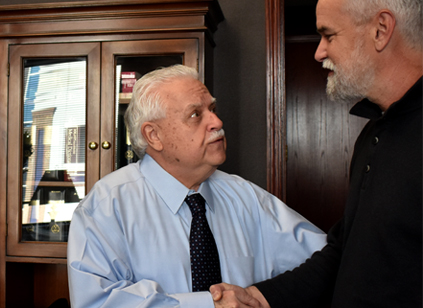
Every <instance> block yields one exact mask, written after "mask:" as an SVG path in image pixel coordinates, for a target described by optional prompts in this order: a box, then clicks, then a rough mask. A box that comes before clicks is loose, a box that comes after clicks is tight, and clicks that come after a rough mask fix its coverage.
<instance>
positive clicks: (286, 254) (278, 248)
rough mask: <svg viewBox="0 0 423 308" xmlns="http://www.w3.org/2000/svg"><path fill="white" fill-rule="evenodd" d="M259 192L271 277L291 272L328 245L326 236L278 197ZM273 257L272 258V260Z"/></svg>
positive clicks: (262, 225)
mask: <svg viewBox="0 0 423 308" xmlns="http://www.w3.org/2000/svg"><path fill="white" fill-rule="evenodd" d="M255 190H256V195H257V198H258V203H259V208H260V210H259V213H258V215H259V217H260V228H261V231H262V234H263V242H264V249H265V253H266V255H267V256H265V258H266V260H267V263H268V265H269V266H271V267H272V274H271V276H272V277H274V276H276V275H278V274H281V273H284V272H285V271H287V270H292V269H294V268H295V267H297V266H299V265H300V264H301V263H303V262H305V261H306V260H307V259H308V258H310V257H311V255H312V254H313V253H314V252H316V251H319V250H321V249H322V248H323V247H324V246H325V245H326V243H327V242H326V239H327V236H326V234H325V233H324V232H323V231H322V230H320V229H319V228H318V227H316V226H315V225H314V224H312V223H311V222H310V221H308V220H307V219H306V218H304V217H303V216H301V215H300V214H299V213H297V212H296V211H294V210H293V209H291V208H290V207H288V206H287V205H286V204H285V203H283V202H282V201H281V200H279V199H278V198H276V197H275V196H273V195H271V194H269V193H267V192H262V191H261V190H260V191H257V188H255ZM269 256H271V258H269Z"/></svg>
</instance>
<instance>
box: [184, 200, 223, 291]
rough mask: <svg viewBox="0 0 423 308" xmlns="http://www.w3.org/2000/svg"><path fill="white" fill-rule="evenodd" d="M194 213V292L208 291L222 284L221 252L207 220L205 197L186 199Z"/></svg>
mask: <svg viewBox="0 0 423 308" xmlns="http://www.w3.org/2000/svg"><path fill="white" fill-rule="evenodd" d="M185 202H186V203H187V204H188V206H189V209H190V210H191V213H192V222H191V232H190V238H189V244H190V251H191V272H192V291H193V292H198V291H208V290H209V288H210V286H211V285H213V284H216V283H220V282H222V277H221V274H220V262H219V252H218V251H217V247H216V242H215V241H214V237H213V233H212V232H211V230H210V227H209V224H208V223H207V218H206V206H205V200H204V198H203V196H201V195H200V194H198V193H197V194H192V195H191V196H187V197H186V198H185Z"/></svg>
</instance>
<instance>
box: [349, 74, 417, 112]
mask: <svg viewBox="0 0 423 308" xmlns="http://www.w3.org/2000/svg"><path fill="white" fill-rule="evenodd" d="M422 78H423V77H420V79H419V80H418V81H417V82H416V83H415V84H414V85H413V86H412V87H411V88H410V89H409V90H408V91H407V93H406V94H405V95H404V96H403V97H402V98H401V99H400V100H398V101H397V102H395V103H393V104H392V105H391V106H390V107H389V108H388V110H386V112H384V113H383V112H382V110H381V109H380V108H379V106H377V105H376V104H374V103H372V102H371V101H369V100H368V99H364V100H362V101H360V102H358V103H357V104H355V105H354V106H353V107H352V108H351V110H350V114H352V115H356V116H359V117H363V118H367V119H370V120H377V119H379V118H380V117H381V116H382V115H383V116H384V117H387V118H389V117H395V116H398V115H400V114H402V113H408V112H410V111H414V110H416V109H421V108H422Z"/></svg>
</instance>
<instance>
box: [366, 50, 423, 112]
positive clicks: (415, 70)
mask: <svg viewBox="0 0 423 308" xmlns="http://www.w3.org/2000/svg"><path fill="white" fill-rule="evenodd" d="M422 64H423V53H422V52H421V51H417V50H410V49H407V50H400V49H398V52H396V53H391V54H390V56H389V57H386V58H385V59H383V62H382V63H380V65H379V66H378V67H377V68H376V72H377V73H376V76H375V84H374V85H373V86H372V87H371V89H370V90H369V94H368V95H367V97H368V99H369V100H370V101H372V102H373V103H375V104H376V105H378V106H379V107H380V109H382V110H383V111H385V110H387V109H388V108H389V106H391V105H392V104H393V103H395V102H396V101H398V100H399V99H401V98H402V97H403V96H404V95H405V93H406V92H407V91H408V90H409V89H410V88H411V87H412V86H413V85H414V84H415V83H416V81H417V80H418V79H419V78H420V77H421V76H422V75H423V65H422Z"/></svg>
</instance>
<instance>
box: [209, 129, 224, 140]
mask: <svg viewBox="0 0 423 308" xmlns="http://www.w3.org/2000/svg"><path fill="white" fill-rule="evenodd" d="M223 137H225V131H224V130H223V128H221V129H219V130H215V131H213V132H212V133H211V134H210V137H209V139H208V140H207V142H214V141H216V140H217V139H220V138H223Z"/></svg>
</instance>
